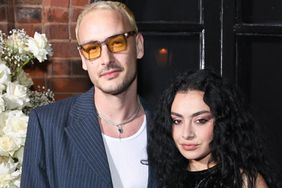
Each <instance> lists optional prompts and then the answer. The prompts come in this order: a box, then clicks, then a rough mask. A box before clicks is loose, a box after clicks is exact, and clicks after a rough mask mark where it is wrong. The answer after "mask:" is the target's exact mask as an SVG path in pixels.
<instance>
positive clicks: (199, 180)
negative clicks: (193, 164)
mask: <svg viewBox="0 0 282 188" xmlns="http://www.w3.org/2000/svg"><path fill="white" fill-rule="evenodd" d="M219 170H220V168H219V166H214V167H212V168H209V169H207V170H202V171H186V173H185V175H184V186H183V187H185V188H186V187H187V188H218V187H221V186H220V171H219Z"/></svg>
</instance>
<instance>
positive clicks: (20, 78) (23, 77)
mask: <svg viewBox="0 0 282 188" xmlns="http://www.w3.org/2000/svg"><path fill="white" fill-rule="evenodd" d="M16 79H17V82H18V83H19V84H21V85H24V86H26V87H27V88H29V87H30V86H32V85H33V81H32V79H31V78H30V76H29V75H28V74H27V73H26V72H25V71H24V70H23V69H21V70H20V71H19V72H18V75H17V78H16Z"/></svg>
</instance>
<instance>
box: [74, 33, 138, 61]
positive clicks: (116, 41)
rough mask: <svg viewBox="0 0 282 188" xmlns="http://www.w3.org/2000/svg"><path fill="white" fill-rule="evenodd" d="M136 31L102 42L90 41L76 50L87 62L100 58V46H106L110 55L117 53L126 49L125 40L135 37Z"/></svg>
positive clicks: (111, 37)
mask: <svg viewBox="0 0 282 188" xmlns="http://www.w3.org/2000/svg"><path fill="white" fill-rule="evenodd" d="M135 34H136V31H129V32H126V33H122V34H118V35H114V36H110V37H108V38H106V40H104V41H103V42H99V41H91V42H88V43H86V44H82V45H79V46H78V47H77V48H78V49H79V50H80V51H81V53H82V55H83V56H84V57H85V58H86V59H88V60H94V59H97V58H99V57H100V56H101V53H102V44H106V45H107V48H108V49H109V51H110V52H112V53H118V52H121V51H124V50H126V49H127V38H128V37H130V36H132V35H135Z"/></svg>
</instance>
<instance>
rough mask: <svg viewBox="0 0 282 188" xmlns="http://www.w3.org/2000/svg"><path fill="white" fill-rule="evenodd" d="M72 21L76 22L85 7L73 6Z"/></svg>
mask: <svg viewBox="0 0 282 188" xmlns="http://www.w3.org/2000/svg"><path fill="white" fill-rule="evenodd" d="M71 10H72V11H71V21H72V22H76V20H77V18H78V16H79V14H80V13H81V11H82V10H83V8H72V9H71Z"/></svg>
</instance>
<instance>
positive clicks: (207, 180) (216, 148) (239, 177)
mask: <svg viewBox="0 0 282 188" xmlns="http://www.w3.org/2000/svg"><path fill="white" fill-rule="evenodd" d="M259 143H260V140H259V138H258V136H257V134H256V132H255V122H254V121H253V119H252V117H251V116H250V114H249V113H248V111H247V110H246V107H245V106H244V104H243V102H242V98H241V97H240V96H239V94H238V92H237V91H236V90H235V89H234V88H233V87H231V86H230V85H229V84H228V83H226V82H225V81H224V80H222V78H221V77H220V76H218V75H216V74H214V73H212V72H210V71H207V70H200V71H196V72H193V73H185V74H183V75H181V76H179V77H178V78H177V79H176V81H175V82H174V83H173V84H172V85H171V86H170V87H169V88H168V89H167V90H166V91H165V93H164V94H163V96H162V98H161V103H160V105H159V109H158V110H157V113H156V118H155V124H154V126H152V128H151V130H150V138H149V144H148V159H149V164H150V165H152V166H153V167H154V169H155V171H156V175H157V178H158V180H159V187H162V188H163V187H173V188H175V187H188V188H189V187H191V188H202V187H208V188H212V187H224V188H228V187H232V188H255V187H256V188H266V187H275V186H276V185H274V183H273V181H272V180H271V178H270V177H269V174H268V172H269V168H268V166H267V164H266V162H265V159H264V156H263V154H262V153H263V152H262V149H261V145H260V144H259Z"/></svg>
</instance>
